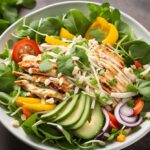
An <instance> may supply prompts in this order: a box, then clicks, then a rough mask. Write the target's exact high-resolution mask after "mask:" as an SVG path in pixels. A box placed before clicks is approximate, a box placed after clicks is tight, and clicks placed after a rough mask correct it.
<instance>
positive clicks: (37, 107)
mask: <svg viewBox="0 0 150 150" xmlns="http://www.w3.org/2000/svg"><path fill="white" fill-rule="evenodd" d="M23 106H24V107H26V108H27V109H28V110H29V111H30V112H40V111H47V110H52V109H54V108H55V107H56V104H36V103H35V104H29V103H24V105H23Z"/></svg>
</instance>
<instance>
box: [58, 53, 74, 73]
mask: <svg viewBox="0 0 150 150" xmlns="http://www.w3.org/2000/svg"><path fill="white" fill-rule="evenodd" d="M57 65H58V70H57V71H58V73H63V74H64V75H68V76H71V75H72V71H73V68H74V64H73V61H72V58H71V55H66V56H61V57H59V58H58V59H57Z"/></svg>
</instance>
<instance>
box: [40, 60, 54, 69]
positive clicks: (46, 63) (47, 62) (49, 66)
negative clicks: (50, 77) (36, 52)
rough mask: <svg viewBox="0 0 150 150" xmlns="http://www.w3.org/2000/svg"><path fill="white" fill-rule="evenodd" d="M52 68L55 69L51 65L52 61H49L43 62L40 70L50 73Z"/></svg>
mask: <svg viewBox="0 0 150 150" xmlns="http://www.w3.org/2000/svg"><path fill="white" fill-rule="evenodd" d="M52 68H53V67H52V64H51V63H50V61H49V60H48V59H45V60H43V61H42V62H40V64H39V69H40V71H41V72H48V71H49V70H51V69H52Z"/></svg>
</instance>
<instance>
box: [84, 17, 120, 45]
mask: <svg viewBox="0 0 150 150" xmlns="http://www.w3.org/2000/svg"><path fill="white" fill-rule="evenodd" d="M93 29H98V30H100V31H102V32H103V33H104V35H105V38H104V40H103V41H102V43H103V44H111V45H114V44H115V43H116V41H117V40H118V36H119V35H118V30H117V29H116V27H115V26H114V25H113V24H111V23H109V22H107V20H106V19H104V18H101V17H97V18H96V20H95V21H94V22H93V23H92V25H91V26H90V27H89V29H88V30H87V32H86V34H85V38H87V39H91V38H92V37H91V36H90V31H91V30H93Z"/></svg>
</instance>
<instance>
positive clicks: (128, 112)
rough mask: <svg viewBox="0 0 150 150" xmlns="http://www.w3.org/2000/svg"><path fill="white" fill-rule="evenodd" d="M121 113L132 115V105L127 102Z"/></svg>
mask: <svg viewBox="0 0 150 150" xmlns="http://www.w3.org/2000/svg"><path fill="white" fill-rule="evenodd" d="M120 113H121V114H122V115H124V116H132V115H133V113H134V111H133V109H132V108H131V107H129V106H128V105H127V104H125V105H123V106H122V107H121V108H120Z"/></svg>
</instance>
